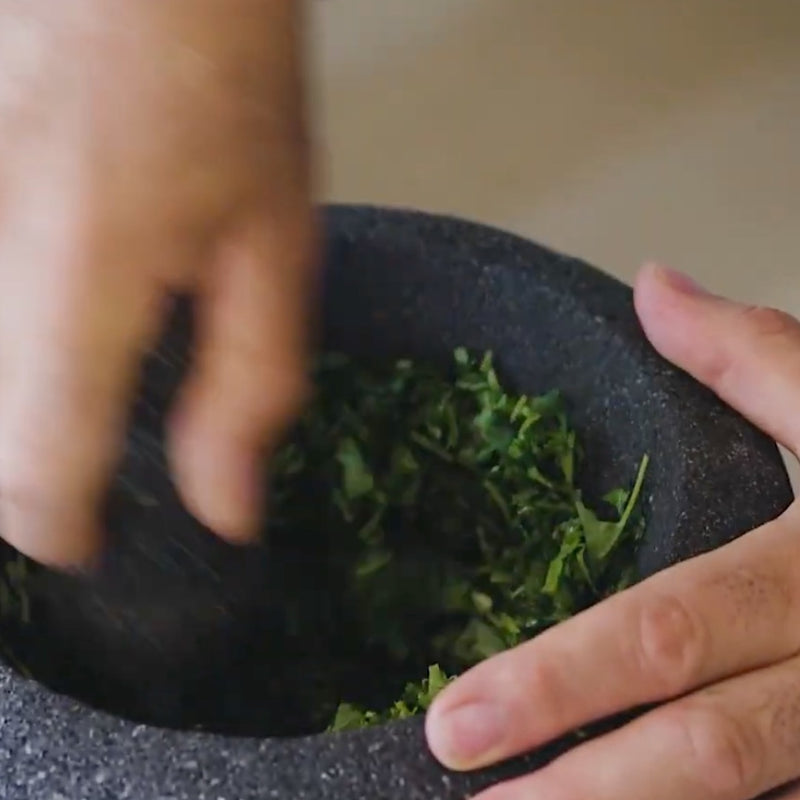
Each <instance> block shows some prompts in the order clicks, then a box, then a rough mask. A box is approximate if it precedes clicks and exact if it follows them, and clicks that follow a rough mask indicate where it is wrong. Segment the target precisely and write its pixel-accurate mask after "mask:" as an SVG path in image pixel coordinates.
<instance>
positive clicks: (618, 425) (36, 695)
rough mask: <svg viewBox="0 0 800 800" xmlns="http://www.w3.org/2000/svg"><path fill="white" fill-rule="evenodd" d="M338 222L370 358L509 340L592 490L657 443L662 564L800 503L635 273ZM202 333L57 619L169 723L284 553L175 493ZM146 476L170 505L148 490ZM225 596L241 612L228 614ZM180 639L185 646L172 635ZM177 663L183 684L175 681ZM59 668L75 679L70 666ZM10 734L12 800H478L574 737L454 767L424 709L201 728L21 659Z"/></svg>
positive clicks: (462, 227) (652, 544)
mask: <svg viewBox="0 0 800 800" xmlns="http://www.w3.org/2000/svg"><path fill="white" fill-rule="evenodd" d="M329 223H330V231H331V234H330V240H329V250H328V254H329V258H328V262H329V269H328V272H327V285H326V290H325V291H326V308H327V319H326V325H325V328H326V340H327V342H329V343H333V344H335V345H337V346H340V347H344V348H346V349H347V350H349V351H351V352H353V353H354V354H359V355H365V356H370V355H409V354H410V355H417V356H426V357H433V358H446V357H447V356H448V355H449V353H450V351H451V350H452V348H453V347H455V346H457V345H466V346H468V347H473V348H479V349H485V348H490V349H492V350H494V351H495V353H496V354H497V356H498V360H499V365H500V368H501V369H502V371H503V373H504V374H505V375H506V376H509V377H510V378H511V379H512V381H513V382H515V383H516V385H517V387H519V388H521V389H524V390H526V391H530V392H536V391H540V390H545V389H550V388H552V387H554V386H557V387H560V388H561V389H562V390H563V391H564V392H565V395H566V397H567V400H568V402H569V405H570V408H571V411H572V417H573V420H574V422H575V423H576V426H577V428H578V430H579V432H580V435H581V436H582V438H583V441H584V442H585V443H586V461H585V464H586V466H585V470H584V471H585V475H584V476H583V479H582V480H583V485H584V486H585V488H586V489H587V491H588V492H589V493H594V494H596V493H598V492H601V491H603V490H604V489H608V488H611V487H612V486H615V485H617V484H619V483H620V482H627V481H628V480H629V479H630V477H631V475H632V474H633V472H634V471H635V468H636V466H637V464H638V461H639V459H640V458H641V455H642V453H644V452H648V453H649V454H650V455H651V457H652V468H651V471H650V473H649V478H648V481H647V487H646V503H647V513H648V517H649V529H648V537H647V542H646V545H645V546H644V547H643V549H642V554H641V567H642V570H643V572H644V573H645V574H650V573H652V572H654V571H656V570H658V569H661V568H664V567H666V566H668V565H669V564H671V563H674V562H676V561H678V560H681V559H684V558H687V557H689V556H692V555H695V554H697V553H700V552H702V551H706V550H708V549H710V548H713V547H717V546H719V545H722V544H724V543H725V542H727V541H729V540H731V539H733V538H734V537H736V536H737V535H739V534H741V533H742V532H744V531H745V530H747V529H749V528H751V527H753V526H754V525H757V524H759V523H762V522H764V521H766V520H768V519H770V518H772V517H774V516H775V515H776V514H777V513H779V512H780V511H781V510H783V509H784V508H785V507H786V506H787V505H788V503H789V502H790V499H791V492H790V488H789V483H788V479H787V476H786V473H785V471H784V469H783V467H782V464H781V462H780V459H779V456H778V453H777V450H776V448H775V446H774V445H773V444H772V443H771V442H770V441H768V440H767V439H766V437H764V436H762V435H761V434H760V433H758V432H757V431H756V430H754V429H753V428H752V427H751V426H749V425H748V424H747V423H746V422H745V421H744V420H742V419H741V418H740V417H739V416H738V415H736V414H734V413H733V412H732V411H730V410H728V409H726V408H724V407H723V406H722V405H721V404H720V403H719V402H717V400H716V399H715V398H713V397H712V396H711V395H710V393H708V392H707V391H705V390H704V389H702V388H701V387H699V386H698V385H696V384H695V383H694V382H693V381H692V380H690V379H689V378H688V377H686V376H685V375H683V374H680V373H678V372H677V371H676V370H674V369H672V368H671V367H669V366H668V365H667V364H665V363H664V362H663V361H662V360H661V359H660V358H658V357H657V356H656V354H655V353H654V352H653V351H652V350H651V348H650V347H649V346H648V345H647V344H646V342H645V341H644V339H643V337H642V334H641V331H640V329H639V326H638V324H637V321H636V318H635V315H634V313H633V310H632V304H631V294H630V291H629V289H628V288H626V287H624V286H623V285H621V284H620V283H618V282H616V281H614V280H612V279H611V278H608V277H606V276H604V275H603V274H601V273H599V272H597V271H595V270H593V269H592V268H590V267H588V266H587V265H585V264H583V263H581V262H579V261H576V260H574V259H570V258H566V257H563V256H560V255H557V254H555V253H552V252H549V251H547V250H544V249H542V248H540V247H538V246H536V245H534V244H531V243H529V242H526V241H523V240H520V239H518V238H515V237H512V236H509V235H507V234H503V233H500V232H497V231H494V230H489V229H487V228H484V227H479V226H476V225H472V224H469V223H465V222H460V221H455V220H451V219H445V218H437V217H431V216H425V215H422V214H415V213H406V212H400V211H382V210H375V209H368V208H335V209H332V210H331V211H330V216H329ZM187 333H188V328H187V326H186V322H185V320H184V319H181V318H180V317H178V318H176V323H175V326H174V327H173V329H172V331H171V332H170V333H169V334H168V337H167V339H165V341H164V343H163V344H162V347H161V349H160V352H159V354H158V357H156V358H154V359H153V360H152V362H151V364H150V366H149V368H148V371H147V380H146V384H145V387H144V390H143V393H142V400H141V402H140V403H139V406H138V408H137V413H136V416H135V421H134V426H133V429H132V431H131V437H130V441H129V448H128V453H127V455H126V460H125V463H124V465H123V470H122V474H121V478H120V482H119V483H118V486H117V489H119V487H120V486H122V487H126V486H127V487H129V488H130V486H131V485H134V487H135V488H136V492H133V493H131V492H128V494H125V492H121V491H118V492H117V494H118V496H117V497H116V499H114V500H112V502H111V506H110V509H109V519H110V521H111V522H112V523H113V524H114V529H115V531H116V535H115V538H114V542H113V544H112V547H111V550H110V554H109V557H108V560H107V563H106V564H105V565H104V568H103V569H104V572H103V573H102V574H101V575H100V576H99V577H97V578H93V579H92V580H91V581H88V582H87V581H77V582H70V581H69V580H64V581H62V580H61V579H59V578H55V577H54V578H53V579H52V580H53V591H54V595H53V596H54V597H58V598H59V603H58V605H59V607H60V609H62V610H63V616H58V614H56V610H55V609H54V610H53V611H52V614H51V625H52V628H51V629H49V630H48V632H47V641H48V642H51V641H52V642H59V644H58V647H61V653H60V657H61V658H62V659H66V661H64V662H63V663H69V664H73V663H74V664H81V663H83V664H84V666H86V663H87V662H88V660H89V659H90V657H91V659H94V660H98V661H99V663H100V664H101V667H99V668H98V669H99V670H100V673H99V674H100V677H103V678H105V677H108V679H109V680H111V681H112V683H113V681H116V682H117V683H116V687H117V688H116V691H117V693H118V694H119V691H120V687H128V689H129V693H134V694H135V692H136V691H137V685H138V687H139V690H140V691H139V694H138V695H137V698H138V700H137V702H138V701H141V702H143V703H144V704H145V705H146V702H145V701H146V700H147V699H148V698H149V702H151V704H152V708H150V710H149V711H147V712H143V713H144V716H145V717H146V716H148V714H149V716H150V717H153V718H159V719H161V718H163V719H165V720H166V719H169V710H168V709H166V708H165V706H164V704H165V703H167V702H168V699H169V698H173V696H174V694H175V692H174V691H173V690H174V680H175V675H176V674H180V669H182V667H183V666H185V665H186V664H187V663H190V662H191V661H192V660H197V659H198V658H202V657H203V652H204V650H203V648H204V647H206V646H208V642H209V641H214V642H216V643H217V644H219V642H223V643H225V642H227V643H228V644H230V645H231V646H235V644H236V642H238V641H242V640H241V639H240V638H237V637H241V636H242V635H244V634H243V632H242V631H241V630H237V631H234V632H231V630H229V629H228V627H226V626H227V625H228V621H229V620H231V619H234V617H236V615H235V614H234V613H233V612H231V611H230V609H234V611H237V613H238V612H239V611H243V612H244V617H243V618H245V619H246V618H247V613H249V611H251V610H252V609H250V607H249V606H248V603H249V602H250V600H251V597H254V596H256V595H258V593H259V592H260V591H261V588H260V585H259V580H258V576H259V575H262V573H261V572H260V571H259V570H261V569H262V567H263V568H267V567H266V566H265V565H264V564H263V563H262V562H261V561H259V559H258V557H257V556H255V555H253V554H252V553H247V552H246V551H245V552H244V553H243V551H237V552H236V554H235V555H232V554H231V552H230V551H229V549H228V548H225V547H224V546H222V545H220V544H219V543H216V542H215V541H214V540H213V537H211V536H209V535H208V533H207V532H204V531H200V530H196V526H194V527H193V525H194V523H192V522H191V520H190V519H189V518H188V516H186V515H185V514H184V513H182V512H181V510H180V509H179V508H178V507H177V506H176V504H175V502H174V499H173V500H170V501H169V502H167V500H164V498H165V497H166V496H167V495H166V492H167V490H166V489H165V487H164V485H163V482H164V481H165V480H166V478H165V473H164V466H163V459H162V458H161V453H160V442H159V435H160V420H161V414H162V412H163V408H164V405H165V403H166V402H167V401H168V400H169V398H170V397H171V395H172V392H173V391H174V387H175V384H176V381H177V378H178V377H179V374H180V369H181V365H182V364H185V361H186V356H187V343H186V340H187ZM143 492H144V493H147V492H150V493H151V494H156V495H159V496H160V497H161V498H162V500H164V502H161V503H157V504H155V505H153V504H148V503H144V504H142V503H141V502H139V501H137V500H136V497H139V499H141V494H142V493H143ZM137 493H138V494H137ZM198 548H199V549H198ZM198 552H199V553H200V554H201V557H199V558H198V557H197V553H198ZM209 565H211V567H212V568H211V569H209ZM261 582H262V583H263V575H262V580H261ZM220 597H224V600H225V604H227V605H225V604H223V605H225V608H227V609H228V612H229V613H228V614H227V615H226V614H222V615H221V616H214V614H212V613H211V610H212V609H216V608H218V607H220V602H219V598H220ZM98 609H99V610H98ZM112 611H113V613H111V612H112ZM70 615H71V616H70ZM126 615H127V616H126ZM237 618H242V617H241V616H240V617H237ZM109 619H110V620H111V621H112V622H113V625H112V624H110V623H109ZM53 620H54V621H53ZM59 625H62V626H63V629H64V630H65V631H66V630H68V631H69V635H67V634H66V633H64V634H63V635H60V634H59V630H61V629H60V628H58V626H59ZM76 626H77V627H76ZM59 635H60V639H59ZM158 637H161V639H159V638H158ZM214 637H218V638H217V639H214ZM226 637H228V638H226ZM43 638H44V637H43ZM76 642H77V643H76ZM154 642H155V644H154ZM165 642H177V644H176V645H175V646H174V647H173V650H172V651H169V652H168V650H169V647H168V646H167V645H166V644H165ZM87 643H88V644H87ZM48 646H49V644H48ZM170 646H172V645H170ZM70 648H73V649H72V650H70ZM81 648H83V649H81ZM148 648H149V649H148ZM98 654H100V655H102V656H103V657H102V658H101V657H100V655H98ZM81 658H84V659H87V662H81ZM86 668H87V669H88V667H86ZM76 669H77V667H76ZM102 670H107V674H102ZM112 673H113V674H112ZM170 674H171V675H172V679H173V684H172V685H171V684H169V682H168V681H167V679H164V678H163V677H160V675H167V676H168V677H169V675H170ZM98 679H99V678H98ZM112 679H113V680H112ZM159 680H163V681H166V682H164V683H163V685H162V686H160V688H159V686H158V682H159ZM50 683H51V685H55V686H57V687H58V680H57V678H56V677H53V678H52V680H51V681H50ZM65 686H66V685H64V686H61V687H60V688H62V689H64V688H65ZM170 687H172V688H170ZM151 690H152V691H151ZM148 692H149V694H148ZM188 696H191V693H189V695H188ZM154 698H155V699H154ZM245 701H246V698H245ZM231 702H233V700H232V701H231ZM107 707H113V703H112V702H111V701H110V700H109V705H108V706H107ZM123 708H124V704H123V705H122V706H120V707H119V709H117V708H116V707H115V710H120V709H123ZM126 713H127V712H126ZM176 713H177V712H176ZM0 730H1V731H2V733H1V734H0V798H9V800H124V799H125V798H130V800H267V799H269V798H274V799H275V800H461V798H464V797H467V796H469V795H470V794H471V793H472V792H473V791H475V790H477V789H478V788H480V787H481V786H485V785H487V784H488V783H490V782H492V781H493V780H494V779H496V777H497V776H498V775H500V774H505V773H516V772H519V771H520V770H523V769H530V768H532V767H533V766H535V764H537V763H541V761H542V760H546V759H547V758H550V757H551V756H552V753H553V752H555V750H543V751H541V752H540V753H537V754H535V755H534V756H532V757H531V758H529V759H528V760H526V761H523V762H518V763H514V764H511V765H506V766H505V767H504V768H503V770H502V771H500V772H493V771H490V772H485V773H481V774H479V775H473V776H462V775H452V774H448V773H446V772H445V771H443V770H441V769H440V768H439V767H438V766H437V765H435V764H434V763H433V762H432V760H431V759H430V757H429V756H428V754H427V752H426V749H425V746H424V740H423V735H422V726H421V721H420V720H411V721H408V722H404V723H400V724H396V725H391V726H386V727H382V728H379V729H375V730H371V731H366V732H358V733H353V734H340V735H335V736H316V737H310V738H298V739H274V740H258V739H256V738H247V737H244V738H243V737H236V738H234V737H225V736H221V735H211V734H201V733H194V732H193V733H187V732H181V731H175V730H167V729H162V728H156V727H150V726H148V725H143V724H137V723H133V722H127V721H123V720H122V719H120V718H118V717H116V716H112V715H109V714H106V713H101V712H96V711H92V710H89V709H88V708H87V707H86V706H84V705H82V704H81V703H79V702H77V701H76V700H74V699H71V698H69V697H65V696H63V695H61V694H58V693H56V692H52V691H49V690H47V689H44V688H42V687H41V686H40V685H39V684H36V683H32V682H27V681H25V680H23V679H21V678H20V677H18V676H17V675H16V674H14V673H13V672H11V671H10V670H9V669H7V668H5V667H2V668H0ZM556 749H557V748H556Z"/></svg>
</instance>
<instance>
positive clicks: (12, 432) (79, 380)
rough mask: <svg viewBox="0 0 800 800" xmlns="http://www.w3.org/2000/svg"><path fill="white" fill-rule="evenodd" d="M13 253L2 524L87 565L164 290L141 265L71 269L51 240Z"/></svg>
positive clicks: (71, 562)
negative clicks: (17, 257) (19, 256)
mask: <svg viewBox="0 0 800 800" xmlns="http://www.w3.org/2000/svg"><path fill="white" fill-rule="evenodd" d="M18 244H19V243H18ZM37 248H38V249H37ZM8 255H9V252H8V250H7V249H5V248H4V250H3V253H2V256H3V258H2V262H3V270H4V279H5V278H8V276H9V272H12V273H13V274H14V276H15V280H16V285H15V286H14V291H13V293H11V294H10V296H7V297H6V301H5V302H4V303H3V309H2V323H1V324H2V332H1V334H0V342H2V353H1V354H0V358H1V359H2V368H3V383H2V389H1V390H0V530H1V531H2V535H3V537H4V538H5V539H6V540H7V541H9V542H10V543H11V544H12V545H13V546H15V547H16V548H17V549H18V550H20V551H21V552H23V553H25V554H26V555H28V556H30V557H32V558H34V559H36V560H38V561H41V562H44V563H48V564H52V565H57V566H77V565H83V564H84V563H85V562H86V560H87V559H89V558H90V557H91V556H92V555H93V554H94V553H95V551H96V549H97V547H98V544H99V539H100V534H101V532H100V530H99V526H98V520H97V516H96V515H97V512H98V510H99V507H100V504H101V501H102V499H103V495H104V492H105V490H106V488H107V484H108V481H109V477H110V473H111V470H112V468H113V466H114V464H115V462H116V460H117V457H118V454H119V448H120V443H121V439H122V434H123V432H124V427H125V424H126V415H127V411H128V401H129V399H130V396H131V394H132V392H133V389H134V386H135V380H136V378H137V373H138V363H139V359H140V358H141V355H142V353H143V351H144V350H145V349H146V347H147V346H148V344H149V343H150V342H151V341H152V339H153V338H154V337H155V335H156V333H157V330H158V327H159V321H160V316H161V314H160V310H161V309H160V291H159V289H160V287H157V286H154V285H153V284H152V282H149V281H147V280H143V279H142V277H141V270H140V269H138V265H135V268H131V269H125V268H122V267H120V268H119V269H117V267H116V265H115V266H114V268H113V269H112V268H110V265H109V264H108V263H99V262H98V263H97V264H96V265H94V266H93V265H92V264H91V263H88V262H84V261H81V262H80V263H78V262H77V261H76V263H75V264H74V265H72V264H68V263H66V262H65V260H64V257H63V253H60V252H58V253H57V252H55V251H53V252H51V251H50V250H49V249H48V246H47V245H45V244H40V245H36V246H35V247H33V248H32V249H31V250H26V252H25V253H24V254H23V255H25V256H31V258H30V259H28V258H27V257H26V258H22V259H21V260H19V261H16V260H15V261H14V262H13V263H11V264H10V266H9V261H7V260H6V256H8ZM20 264H21V265H22V266H20ZM25 270H30V271H29V272H24V271H25ZM7 286H8V285H7V284H6V288H7ZM11 296H13V302H10V297H11Z"/></svg>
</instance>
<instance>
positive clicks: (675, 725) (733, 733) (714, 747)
mask: <svg viewBox="0 0 800 800" xmlns="http://www.w3.org/2000/svg"><path fill="white" fill-rule="evenodd" d="M664 724H665V726H666V728H667V730H666V732H665V733H666V735H667V737H668V740H669V741H671V742H672V743H673V745H675V746H676V747H677V752H678V754H679V756H678V757H679V759H680V761H679V762H678V763H683V764H684V770H685V772H686V774H687V777H688V778H689V780H690V781H692V782H693V783H695V782H696V783H697V784H698V786H699V787H700V788H702V790H703V796H704V797H709V798H728V797H740V796H748V797H749V796H750V790H751V789H752V788H753V787H755V786H757V785H758V784H759V780H760V774H761V765H762V763H763V753H764V747H763V743H762V741H761V737H760V736H759V734H758V729H757V727H756V726H755V725H754V724H753V723H751V722H749V721H748V720H747V719H746V717H744V716H741V717H738V716H734V715H733V714H730V713H728V712H727V711H726V710H724V709H723V708H722V707H721V706H720V705H719V704H712V703H710V702H708V701H707V700H703V701H697V700H695V701H692V702H686V703H684V704H683V705H682V706H681V707H676V708H674V709H673V710H672V713H671V714H669V715H668V716H666V717H665V723H664Z"/></svg>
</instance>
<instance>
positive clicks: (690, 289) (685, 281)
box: [649, 264, 710, 297]
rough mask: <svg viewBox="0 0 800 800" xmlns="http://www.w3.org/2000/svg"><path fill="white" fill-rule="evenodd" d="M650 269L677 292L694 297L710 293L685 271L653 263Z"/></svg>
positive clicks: (663, 282)
mask: <svg viewBox="0 0 800 800" xmlns="http://www.w3.org/2000/svg"><path fill="white" fill-rule="evenodd" d="M649 269H650V270H651V271H652V273H653V275H654V276H655V278H656V280H658V281H659V282H660V283H662V284H663V285H664V286H667V287H669V288H670V289H672V290H673V291H675V292H679V293H680V294H685V295H690V296H694V297H699V296H706V295H709V294H710V292H708V291H707V290H706V289H704V288H703V287H702V286H701V285H700V284H699V283H697V281H696V280H694V278H692V277H690V276H689V275H687V274H686V273H684V272H678V270H675V269H670V268H669V267H662V266H660V265H659V264H652V265H650V267H649Z"/></svg>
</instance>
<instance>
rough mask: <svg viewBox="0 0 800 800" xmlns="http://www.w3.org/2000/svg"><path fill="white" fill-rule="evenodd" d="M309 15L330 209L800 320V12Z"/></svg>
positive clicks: (727, 2)
mask: <svg viewBox="0 0 800 800" xmlns="http://www.w3.org/2000/svg"><path fill="white" fill-rule="evenodd" d="M312 5H313V12H312V13H313V15H314V18H313V22H314V25H313V28H314V39H315V41H314V45H315V46H314V51H315V58H316V60H317V68H316V81H317V85H316V92H317V95H318V101H319V102H318V106H317V113H318V115H319V119H318V124H319V127H320V129H321V133H322V142H321V144H322V146H323V151H322V153H323V163H322V167H323V169H324V172H325V178H326V183H327V186H326V193H327V195H328V197H330V198H332V199H337V200H350V201H369V202H379V203H380V202H383V203H389V204H394V205H410V206H415V207H419V208H423V209H427V210H435V211H445V212H450V213H455V214H459V215H462V216H466V217H469V218H473V219H477V220H480V221H484V222H489V223H493V224H496V225H499V226H502V227H504V228H507V229H511V230H514V231H517V232H520V233H523V234H525V235H527V236H529V237H532V238H535V239H537V240H538V241H540V242H542V243H544V244H547V245H550V246H552V247H555V248H557V249H560V250H562V251H565V252H568V253H570V254H572V255H578V256H581V257H583V258H586V259H587V260H589V261H591V262H592V263H594V264H596V265H597V266H600V267H602V268H604V269H606V270H607V271H610V272H612V273H614V274H616V275H618V276H620V277H622V278H623V279H625V280H630V279H631V278H632V276H633V274H634V273H635V271H636V269H637V267H638V265H639V264H640V263H641V262H642V261H643V260H646V259H651V258H655V259H659V260H661V261H663V262H666V263H668V264H670V265H672V266H675V267H678V268H681V269H684V270H686V271H688V272H690V273H691V274H693V275H694V276H695V277H696V278H698V279H699V280H700V281H701V282H703V283H705V284H706V285H707V286H709V288H712V289H714V290H717V291H720V292H724V293H726V294H729V295H733V296H735V297H737V298H740V299H744V300H747V301H749V302H754V303H763V304H767V305H773V306H779V307H781V308H784V309H787V310H789V311H792V312H793V313H795V314H798V315H800V0H320V1H319V2H316V3H313V4H312ZM795 476H797V472H795Z"/></svg>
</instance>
